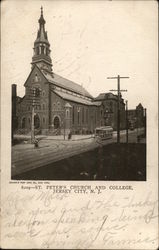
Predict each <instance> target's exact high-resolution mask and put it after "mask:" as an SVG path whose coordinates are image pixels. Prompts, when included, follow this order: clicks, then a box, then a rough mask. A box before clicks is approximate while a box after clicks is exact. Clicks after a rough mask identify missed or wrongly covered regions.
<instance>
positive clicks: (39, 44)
mask: <svg viewBox="0 0 159 250" xmlns="http://www.w3.org/2000/svg"><path fill="white" fill-rule="evenodd" d="M38 22H39V30H38V32H37V38H36V40H35V42H34V48H33V49H34V55H33V57H32V65H33V64H35V63H36V65H37V66H38V67H40V68H41V69H45V70H47V71H49V72H52V61H51V57H50V52H51V50H50V44H49V41H48V37H47V32H46V31H45V23H46V22H45V19H44V17H43V7H42V6H41V15H40V18H39V20H38ZM39 62H40V63H39ZM41 62H43V63H41Z"/></svg>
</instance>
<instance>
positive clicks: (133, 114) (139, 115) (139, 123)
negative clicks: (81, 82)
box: [128, 103, 146, 128]
mask: <svg viewBox="0 0 159 250" xmlns="http://www.w3.org/2000/svg"><path fill="white" fill-rule="evenodd" d="M145 116H146V114H145V109H144V108H143V106H142V104H141V103H139V105H138V106H136V109H129V110H128V121H129V127H130V126H132V125H133V126H134V127H135V128H139V127H144V126H145Z"/></svg>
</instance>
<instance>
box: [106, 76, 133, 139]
mask: <svg viewBox="0 0 159 250" xmlns="http://www.w3.org/2000/svg"><path fill="white" fill-rule="evenodd" d="M125 78H129V77H128V76H120V75H118V76H114V77H107V79H117V89H112V90H110V91H117V93H118V110H117V143H120V95H121V92H126V91H127V90H126V89H123V90H121V89H120V79H125Z"/></svg>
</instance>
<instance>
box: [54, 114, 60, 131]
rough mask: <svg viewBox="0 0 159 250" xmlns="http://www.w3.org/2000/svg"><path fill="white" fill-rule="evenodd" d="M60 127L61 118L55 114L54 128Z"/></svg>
mask: <svg viewBox="0 0 159 250" xmlns="http://www.w3.org/2000/svg"><path fill="white" fill-rule="evenodd" d="M59 127H60V119H59V117H58V116H55V118H54V128H55V129H57V128H59Z"/></svg>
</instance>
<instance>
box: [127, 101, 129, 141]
mask: <svg viewBox="0 0 159 250" xmlns="http://www.w3.org/2000/svg"><path fill="white" fill-rule="evenodd" d="M128 139H129V134H128V101H126V143H128Z"/></svg>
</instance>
